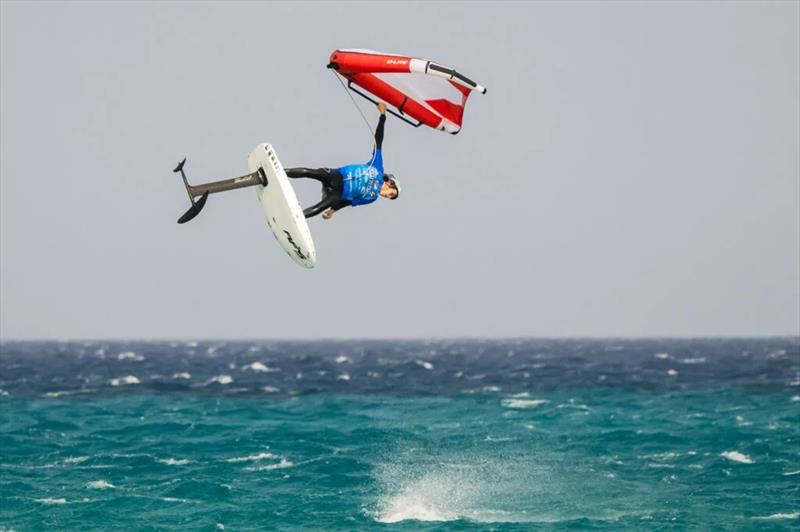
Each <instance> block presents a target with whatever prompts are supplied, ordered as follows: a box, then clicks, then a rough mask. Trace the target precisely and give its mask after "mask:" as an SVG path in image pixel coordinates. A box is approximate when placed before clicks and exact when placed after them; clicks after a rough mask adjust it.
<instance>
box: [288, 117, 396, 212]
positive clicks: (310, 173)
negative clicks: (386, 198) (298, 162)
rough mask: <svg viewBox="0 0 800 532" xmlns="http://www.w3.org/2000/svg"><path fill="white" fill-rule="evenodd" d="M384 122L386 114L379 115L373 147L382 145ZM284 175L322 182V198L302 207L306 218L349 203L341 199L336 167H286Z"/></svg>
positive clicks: (336, 209) (341, 185)
mask: <svg viewBox="0 0 800 532" xmlns="http://www.w3.org/2000/svg"><path fill="white" fill-rule="evenodd" d="M385 122H386V115H381V117H380V119H379V120H378V127H377V128H376V129H375V149H376V150H380V149H381V148H382V146H383V125H384V123H385ZM286 175H287V176H289V177H291V178H293V179H297V178H301V177H304V178H308V179H314V180H316V181H319V182H320V183H322V200H321V201H320V202H319V203H317V204H316V205H312V206H310V207H307V208H305V209H303V214H304V215H305V217H306V218H311V217H312V216H316V215H318V214H319V213H321V212H323V211H325V210H326V209H333V210H334V211H338V210H339V209H341V208H343V207H347V206H349V205H351V203H350V200H346V199H342V192H343V190H344V183H343V177H342V174H340V173H339V171H338V170H337V169H336V168H287V169H286Z"/></svg>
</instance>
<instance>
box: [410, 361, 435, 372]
mask: <svg viewBox="0 0 800 532" xmlns="http://www.w3.org/2000/svg"><path fill="white" fill-rule="evenodd" d="M414 362H415V363H416V364H417V366H420V367H423V368H425V369H427V370H431V369H433V364H431V363H430V362H427V361H425V360H415V361H414Z"/></svg>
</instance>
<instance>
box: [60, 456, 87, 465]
mask: <svg viewBox="0 0 800 532" xmlns="http://www.w3.org/2000/svg"><path fill="white" fill-rule="evenodd" d="M88 459H89V457H88V456H73V457H70V458H65V459H64V463H65V464H81V463H83V462H85V461H86V460H88Z"/></svg>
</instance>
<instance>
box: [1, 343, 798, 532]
mask: <svg viewBox="0 0 800 532" xmlns="http://www.w3.org/2000/svg"><path fill="white" fill-rule="evenodd" d="M121 529H128V530H174V529H178V530H415V531H416V530H614V531H626V530H792V529H793V530H798V529H800V338H796V337H789V338H764V339H679V340H674V339H650V340H623V339H603V340H577V339H576V340H539V339H510V340H428V341H389V340H387V341H317V342H299V341H298V342H290V341H198V342H193V341H174V342H160V341H159V342H155V341H154V342H143V341H113V342H110V341H86V342H73V341H70V342H13V341H4V342H2V343H0V531H4V532H8V531H11V530H14V531H27V530H82V531H83V530H121Z"/></svg>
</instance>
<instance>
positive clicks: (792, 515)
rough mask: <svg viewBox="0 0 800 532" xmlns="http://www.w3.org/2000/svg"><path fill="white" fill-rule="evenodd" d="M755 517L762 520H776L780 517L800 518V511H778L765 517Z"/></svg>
mask: <svg viewBox="0 0 800 532" xmlns="http://www.w3.org/2000/svg"><path fill="white" fill-rule="evenodd" d="M753 519H758V520H760V521H776V520H778V519H800V512H792V513H787V514H785V513H777V514H772V515H767V516H765V517H754V518H753Z"/></svg>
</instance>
